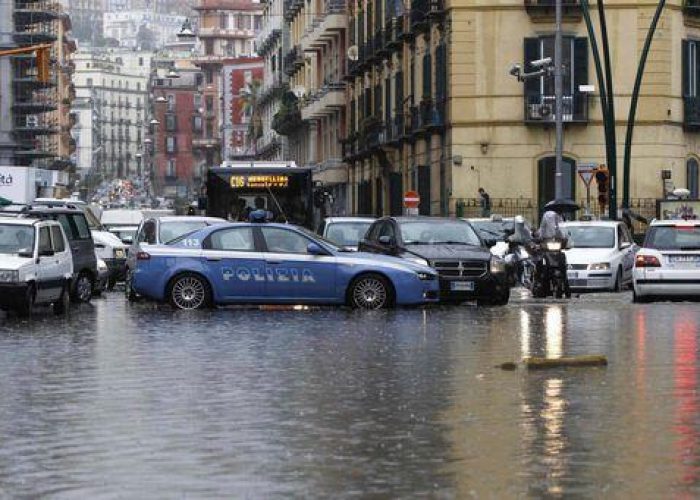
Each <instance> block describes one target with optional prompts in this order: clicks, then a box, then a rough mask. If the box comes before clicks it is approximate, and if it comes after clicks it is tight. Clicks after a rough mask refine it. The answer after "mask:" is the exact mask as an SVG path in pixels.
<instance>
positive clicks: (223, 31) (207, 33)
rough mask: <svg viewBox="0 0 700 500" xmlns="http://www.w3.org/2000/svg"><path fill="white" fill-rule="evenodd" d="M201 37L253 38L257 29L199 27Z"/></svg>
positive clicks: (198, 34) (198, 33)
mask: <svg viewBox="0 0 700 500" xmlns="http://www.w3.org/2000/svg"><path fill="white" fill-rule="evenodd" d="M197 36H198V37H199V38H253V37H254V36H255V31H254V30H251V29H238V28H199V31H198V32H197Z"/></svg>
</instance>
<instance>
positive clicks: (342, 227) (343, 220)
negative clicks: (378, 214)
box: [318, 217, 376, 250]
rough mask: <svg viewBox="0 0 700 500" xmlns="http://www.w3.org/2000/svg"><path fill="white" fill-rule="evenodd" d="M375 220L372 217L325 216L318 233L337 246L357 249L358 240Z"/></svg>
mask: <svg viewBox="0 0 700 500" xmlns="http://www.w3.org/2000/svg"><path fill="white" fill-rule="evenodd" d="M375 220H376V219H375V218H374V217H327V218H326V219H324V220H323V222H321V225H320V226H319V228H318V234H320V235H321V236H323V237H324V238H326V239H327V240H329V241H331V242H332V243H334V244H336V245H338V246H339V247H348V248H353V249H355V250H357V246H358V245H359V244H360V240H361V239H362V238H364V236H365V233H367V229H369V226H371V225H372V222H374V221H375Z"/></svg>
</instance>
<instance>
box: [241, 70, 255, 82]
mask: <svg viewBox="0 0 700 500" xmlns="http://www.w3.org/2000/svg"><path fill="white" fill-rule="evenodd" d="M243 81H244V82H245V84H246V85H250V84H251V83H253V72H252V71H244V72H243Z"/></svg>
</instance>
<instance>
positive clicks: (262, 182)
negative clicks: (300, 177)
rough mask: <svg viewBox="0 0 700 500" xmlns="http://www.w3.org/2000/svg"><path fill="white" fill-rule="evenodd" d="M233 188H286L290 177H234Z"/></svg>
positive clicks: (232, 178)
mask: <svg viewBox="0 0 700 500" xmlns="http://www.w3.org/2000/svg"><path fill="white" fill-rule="evenodd" d="M231 187H232V188H246V187H248V188H286V187H289V177H287V176H286V175H232V176H231Z"/></svg>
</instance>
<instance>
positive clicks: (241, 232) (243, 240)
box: [208, 227, 255, 252]
mask: <svg viewBox="0 0 700 500" xmlns="http://www.w3.org/2000/svg"><path fill="white" fill-rule="evenodd" d="M208 248H210V249H212V250H227V251H231V252H254V251H255V239H254V238H253V229H252V228H251V227H237V228H235V229H224V230H222V231H217V232H215V233H213V234H212V235H211V239H210V243H209V245H208Z"/></svg>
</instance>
